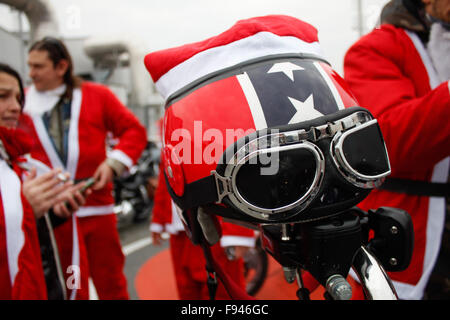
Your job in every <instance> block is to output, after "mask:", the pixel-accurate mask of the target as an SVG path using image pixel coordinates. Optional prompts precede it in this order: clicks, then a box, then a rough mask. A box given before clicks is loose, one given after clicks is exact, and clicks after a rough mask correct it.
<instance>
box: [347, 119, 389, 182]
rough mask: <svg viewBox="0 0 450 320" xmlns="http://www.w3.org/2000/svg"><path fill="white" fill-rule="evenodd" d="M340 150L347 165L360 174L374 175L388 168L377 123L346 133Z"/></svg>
mask: <svg viewBox="0 0 450 320" xmlns="http://www.w3.org/2000/svg"><path fill="white" fill-rule="evenodd" d="M342 151H343V156H344V158H345V160H346V161H347V163H348V165H349V166H350V167H351V168H352V169H353V170H355V171H356V172H358V173H359V174H361V175H364V176H369V177H376V176H378V175H381V174H384V173H386V172H388V171H389V170H390V167H389V159H388V156H387V153H386V147H385V145H384V141H383V136H382V135H381V132H380V128H379V126H378V124H377V123H373V124H371V125H369V126H366V127H364V128H362V129H359V130H355V131H353V132H351V134H348V135H347V136H346V137H345V139H344V140H343V142H342Z"/></svg>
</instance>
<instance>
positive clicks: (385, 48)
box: [344, 25, 450, 299]
mask: <svg viewBox="0 0 450 320" xmlns="http://www.w3.org/2000/svg"><path fill="white" fill-rule="evenodd" d="M344 73H345V80H346V81H347V82H348V83H349V85H350V88H351V90H352V91H353V93H354V94H355V96H356V98H357V100H358V101H359V103H360V105H361V106H363V107H366V108H368V109H369V110H370V111H371V112H372V113H373V115H374V116H375V117H376V118H377V119H378V122H379V124H380V127H381V130H382V132H383V136H384V138H385V141H386V146H387V149H388V153H389V159H390V162H391V166H392V174H391V177H395V178H403V179H409V180H419V181H434V182H446V181H447V177H448V172H449V171H448V168H449V166H448V158H447V157H448V156H449V154H450V122H449V119H450V93H449V83H448V82H444V83H440V84H439V82H438V81H437V76H436V72H435V70H434V67H433V65H432V64H431V60H430V59H429V57H428V55H427V52H426V49H425V48H424V46H423V44H422V43H421V42H420V40H419V38H418V37H417V36H416V35H415V34H414V33H412V32H409V31H406V30H404V29H401V28H396V27H394V26H392V25H382V26H381V27H380V28H377V29H375V30H373V31H372V32H371V33H369V34H368V35H366V36H364V37H363V38H361V39H360V40H359V41H358V42H357V43H356V44H354V45H353V46H352V47H351V48H350V49H349V51H348V52H347V54H346V56H345V60H344ZM360 206H361V207H362V208H363V209H366V210H367V209H372V208H378V207H380V206H390V207H397V208H402V209H404V210H406V211H408V212H409V214H410V215H411V216H412V219H413V224H414V233H415V242H414V253H413V257H412V262H411V264H410V266H409V268H408V269H407V270H406V271H404V272H398V273H392V274H391V277H392V278H393V279H394V280H395V283H394V284H395V286H396V289H397V291H398V294H399V296H400V298H403V299H420V298H421V297H422V295H423V290H424V288H425V285H426V283H427V281H428V278H429V275H430V273H431V271H432V268H433V265H434V263H435V261H436V259H437V255H438V252H439V247H440V241H441V235H442V231H443V224H444V218H445V199H444V198H436V197H431V198H430V197H425V196H413V195H407V194H402V193H395V192H388V191H383V190H374V191H373V192H372V193H371V194H370V195H369V197H368V198H367V199H366V200H364V201H363V202H362V203H361V204H360Z"/></svg>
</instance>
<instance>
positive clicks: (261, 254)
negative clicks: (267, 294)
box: [243, 239, 269, 296]
mask: <svg viewBox="0 0 450 320" xmlns="http://www.w3.org/2000/svg"><path fill="white" fill-rule="evenodd" d="M243 259H244V278H245V282H246V286H245V290H246V291H247V293H248V294H249V295H251V296H254V295H255V294H256V293H258V291H259V290H260V289H261V287H262V285H263V284H264V281H265V280H266V277H267V270H268V265H269V261H268V260H269V259H268V258H267V253H266V251H265V250H264V249H263V248H262V247H261V241H260V240H259V239H258V240H257V241H256V244H255V247H254V248H250V249H249V250H248V251H247V253H246V254H245V255H244V257H243ZM252 271H253V272H252Z"/></svg>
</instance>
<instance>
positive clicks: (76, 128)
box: [20, 82, 147, 217]
mask: <svg viewBox="0 0 450 320" xmlns="http://www.w3.org/2000/svg"><path fill="white" fill-rule="evenodd" d="M56 91H57V90H56ZM58 99H59V95H57V94H53V95H52V92H44V93H40V92H37V90H35V88H34V87H31V88H30V89H29V90H28V92H27V97H26V103H25V108H24V112H25V114H26V115H28V117H26V116H25V117H22V119H21V122H20V127H22V128H24V129H25V130H27V131H28V132H29V133H30V134H32V135H33V137H34V138H35V139H34V140H35V145H34V147H33V149H32V152H31V157H32V158H33V160H34V164H35V165H37V166H38V167H42V165H40V164H39V162H40V163H43V164H45V165H47V166H48V167H51V168H57V167H60V168H64V169H65V170H66V171H68V172H69V173H70V174H71V177H72V179H76V180H78V179H86V178H89V177H91V176H92V175H93V174H94V172H95V170H96V169H97V167H98V166H99V165H100V164H101V163H102V162H103V161H104V160H105V159H106V157H107V147H106V138H107V133H108V132H111V133H112V134H113V136H114V137H115V138H118V140H119V143H118V144H117V145H116V146H115V147H114V149H113V151H112V152H111V153H109V154H108V157H111V158H114V159H117V160H119V161H120V162H122V163H123V164H125V165H126V166H128V167H131V166H132V165H133V164H134V163H135V162H136V161H137V160H138V158H139V157H140V155H141V153H142V151H143V150H144V148H145V145H146V143H147V136H146V130H145V128H144V127H143V126H142V125H141V124H140V122H139V120H138V119H137V118H136V117H135V116H134V115H133V113H132V112H131V111H129V110H128V109H127V108H126V107H125V106H124V105H123V104H122V103H121V102H120V101H119V100H118V99H117V98H116V96H115V95H114V94H113V93H112V92H111V91H110V90H109V89H108V88H106V87H105V86H103V85H100V84H96V83H90V82H83V83H82V85H81V88H76V89H75V90H74V91H73V98H72V105H71V120H70V127H69V142H68V145H69V146H68V156H67V158H68V159H67V165H66V166H64V164H63V162H62V161H61V159H60V158H59V156H58V154H57V152H56V150H55V148H54V146H53V144H52V142H51V139H50V137H49V135H48V132H47V130H46V128H45V126H44V123H43V120H42V114H43V112H45V111H46V110H49V109H51V107H53V106H54V105H55V104H56V102H57V101H58ZM112 188H113V185H112V183H109V184H108V185H107V186H106V187H105V188H103V189H101V190H96V191H94V192H93V193H92V194H91V195H90V196H89V197H88V199H87V202H86V204H85V206H83V207H82V208H81V209H80V210H79V211H78V212H77V216H79V217H84V216H90V215H99V214H110V213H112V212H113V205H114V198H113V196H112Z"/></svg>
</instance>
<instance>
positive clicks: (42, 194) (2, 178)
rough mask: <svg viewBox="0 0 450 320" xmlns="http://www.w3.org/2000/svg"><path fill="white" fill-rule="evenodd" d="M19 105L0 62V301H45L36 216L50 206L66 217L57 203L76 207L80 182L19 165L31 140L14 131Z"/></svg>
mask: <svg viewBox="0 0 450 320" xmlns="http://www.w3.org/2000/svg"><path fill="white" fill-rule="evenodd" d="M23 105H24V90H23V86H22V82H21V80H20V77H19V74H18V73H17V72H16V71H15V70H14V69H12V68H11V67H9V66H8V65H5V64H1V63H0V262H1V263H0V299H47V298H48V295H47V290H46V288H47V286H46V281H45V278H44V272H43V267H42V259H41V255H40V253H41V248H40V243H39V238H38V233H37V229H36V219H39V218H41V217H43V216H44V215H45V214H46V213H47V211H49V210H50V209H51V208H53V210H54V211H55V213H58V214H59V215H60V216H67V215H70V214H71V211H69V210H68V208H67V207H66V206H65V205H63V204H64V203H68V204H69V205H70V206H71V209H72V210H74V209H77V208H78V207H79V206H80V205H82V204H83V203H84V197H83V196H82V195H81V194H80V193H79V192H78V190H79V189H80V188H81V187H82V186H83V185H82V184H79V185H77V186H72V183H71V182H66V183H64V184H61V176H60V174H61V169H54V170H51V171H49V172H48V173H46V174H43V175H41V176H39V177H36V169H34V168H32V169H31V171H30V172H28V173H27V172H26V171H27V170H24V169H23V168H24V166H23V164H24V162H23V160H24V158H23V156H24V154H26V153H27V152H29V149H30V147H31V144H32V143H31V141H30V139H29V137H28V136H27V135H26V134H25V133H24V132H22V131H20V130H17V129H16V126H17V124H18V121H19V118H20V115H21V112H22V109H23ZM26 174H28V175H27V176H26V177H25V178H24V181H23V182H22V181H21V178H22V176H24V175H26ZM63 177H64V175H63Z"/></svg>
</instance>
